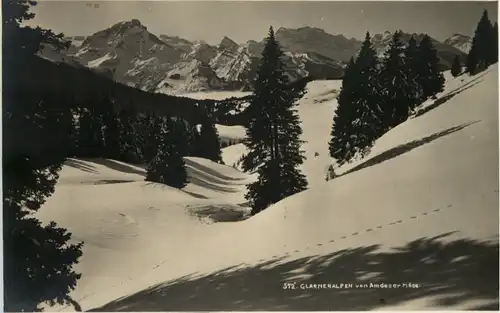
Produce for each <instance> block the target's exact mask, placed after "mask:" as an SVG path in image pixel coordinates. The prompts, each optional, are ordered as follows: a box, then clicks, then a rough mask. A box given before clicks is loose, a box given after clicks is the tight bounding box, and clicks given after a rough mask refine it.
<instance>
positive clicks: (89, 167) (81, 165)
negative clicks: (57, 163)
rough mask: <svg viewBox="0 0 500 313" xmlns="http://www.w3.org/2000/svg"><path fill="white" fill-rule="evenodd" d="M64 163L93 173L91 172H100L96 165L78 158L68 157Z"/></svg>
mask: <svg viewBox="0 0 500 313" xmlns="http://www.w3.org/2000/svg"><path fill="white" fill-rule="evenodd" d="M64 165H67V166H69V167H72V168H76V169H79V170H81V171H84V172H87V173H91V174H97V173H98V172H97V169H96V168H95V167H94V166H92V165H89V164H88V163H85V162H82V161H80V160H77V159H66V162H64Z"/></svg>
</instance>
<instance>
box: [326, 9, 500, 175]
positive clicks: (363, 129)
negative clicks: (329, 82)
mask: <svg viewBox="0 0 500 313" xmlns="http://www.w3.org/2000/svg"><path fill="white" fill-rule="evenodd" d="M497 61H498V26H497V24H496V23H495V25H492V24H491V22H490V21H489V19H488V15H487V12H486V11H484V13H483V16H482V17H481V20H480V21H479V23H478V26H477V29H476V32H475V36H474V39H473V42H472V47H471V50H470V52H469V54H468V56H467V60H466V72H467V73H469V74H471V75H474V74H476V73H478V72H480V71H482V70H484V69H485V68H487V67H488V66H489V65H491V64H493V63H496V62H497ZM462 72H463V69H462V65H461V64H460V57H459V56H458V55H457V56H456V57H455V60H454V62H453V66H452V68H451V74H452V75H453V76H458V75H460V74H462ZM444 81H445V80H444V76H443V74H442V73H441V71H440V67H439V58H438V56H437V52H436V49H435V48H434V46H433V44H432V42H431V39H430V37H429V36H427V35H425V36H423V37H422V39H421V41H420V42H417V41H416V40H415V38H414V37H413V36H412V37H411V39H410V40H409V42H408V43H407V44H405V43H404V42H403V41H402V40H401V32H400V31H397V32H395V33H394V34H393V36H392V40H391V42H390V44H389V47H388V48H387V50H386V51H385V53H384V55H383V56H382V57H378V56H377V53H376V52H375V49H374V48H373V46H372V43H371V37H370V34H369V33H367V34H366V37H365V40H364V42H363V45H362V47H361V50H360V51H359V53H358V55H357V56H356V58H352V59H351V60H350V63H349V65H348V66H347V68H346V71H345V75H344V78H343V80H342V89H341V91H340V94H339V96H338V98H337V100H338V106H337V108H336V111H335V116H334V119H333V126H332V131H331V139H330V141H329V150H330V156H331V157H332V158H334V159H335V160H336V162H337V165H338V166H342V165H343V164H345V163H348V162H350V161H352V160H353V159H355V158H357V157H363V156H365V155H366V154H367V153H368V152H369V151H370V149H371V147H372V146H373V144H374V142H375V140H377V139H378V138H380V137H381V136H382V135H383V134H384V133H386V132H387V131H389V130H390V129H391V128H393V127H395V126H397V125H399V124H401V123H402V122H404V121H406V120H407V119H408V118H409V117H410V115H411V114H412V112H413V111H414V110H415V108H417V106H419V105H420V104H422V103H423V102H425V101H426V100H428V99H431V98H435V96H436V95H437V94H438V93H439V92H441V91H443V89H444ZM329 172H330V174H328V175H327V177H333V176H334V173H333V169H332V168H331V169H330V170H329ZM327 179H328V178H327Z"/></svg>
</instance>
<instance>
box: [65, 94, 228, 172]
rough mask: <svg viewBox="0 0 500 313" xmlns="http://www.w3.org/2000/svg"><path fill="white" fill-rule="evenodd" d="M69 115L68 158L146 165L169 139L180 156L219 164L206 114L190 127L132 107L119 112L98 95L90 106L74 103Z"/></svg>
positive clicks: (217, 146) (217, 143)
mask: <svg viewBox="0 0 500 313" xmlns="http://www.w3.org/2000/svg"><path fill="white" fill-rule="evenodd" d="M70 112H71V113H70V115H71V121H70V122H69V123H68V126H69V128H68V129H67V133H68V134H69V136H68V138H67V140H68V145H67V146H68V148H69V149H70V150H69V153H68V156H69V157H83V158H111V159H115V160H119V161H123V162H128V163H133V164H148V163H149V162H150V161H151V160H153V158H154V157H155V155H156V153H157V150H158V148H159V147H160V146H161V144H165V140H166V139H165V138H169V139H171V141H172V142H175V149H176V150H178V151H179V153H180V155H181V156H197V157H203V158H207V159H210V160H213V161H215V162H221V161H222V159H221V157H220V139H219V136H218V133H217V129H216V128H215V124H214V122H213V120H212V118H211V117H210V116H209V115H208V114H205V115H204V117H203V119H202V120H201V121H200V122H201V124H196V125H192V124H191V123H190V122H188V121H187V120H185V119H183V118H179V117H172V116H158V115H156V114H154V113H152V114H150V113H139V112H137V111H135V110H134V109H133V107H129V108H128V109H120V108H119V106H118V105H117V103H116V102H115V100H114V99H113V98H112V97H110V96H109V95H98V96H97V97H96V100H95V101H93V102H91V103H86V104H81V103H77V104H75V105H74V106H73V108H72V109H71V110H70Z"/></svg>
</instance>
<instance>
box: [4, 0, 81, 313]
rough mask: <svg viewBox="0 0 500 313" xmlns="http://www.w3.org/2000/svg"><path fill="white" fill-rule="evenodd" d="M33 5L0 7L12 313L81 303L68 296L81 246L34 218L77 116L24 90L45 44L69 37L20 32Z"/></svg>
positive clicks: (7, 306)
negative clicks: (73, 117)
mask: <svg viewBox="0 0 500 313" xmlns="http://www.w3.org/2000/svg"><path fill="white" fill-rule="evenodd" d="M32 5H34V2H32V1H23V0H16V1H14V0H5V1H2V20H3V26H2V28H3V38H2V39H3V46H2V50H3V56H2V69H3V71H4V75H5V77H8V78H9V79H4V80H3V81H2V99H3V100H2V127H3V136H2V137H3V142H2V144H3V151H2V153H3V155H2V169H3V173H2V174H3V175H2V176H3V177H2V191H3V209H2V211H3V249H4V250H3V266H4V267H3V273H4V276H3V279H4V281H3V282H4V294H3V296H4V298H3V299H4V307H3V309H4V310H5V311H10V312H19V311H28V312H29V311H36V310H40V307H39V305H40V304H42V303H44V302H48V303H49V304H54V303H55V302H57V303H59V304H70V305H71V304H75V301H74V300H73V299H71V297H70V296H69V292H70V291H71V290H73V289H74V288H75V286H76V283H77V281H78V279H80V277H81V275H80V274H77V273H75V271H74V270H73V269H72V267H73V265H74V264H76V263H78V259H79V258H80V257H81V255H82V243H74V244H72V243H70V241H71V239H72V238H71V237H72V236H71V233H68V232H67V230H66V229H64V228H60V227H58V226H57V224H56V223H54V222H52V223H49V224H47V225H41V223H40V222H39V221H38V220H37V218H36V217H35V215H34V214H33V213H35V212H36V211H38V210H39V209H40V208H41V206H42V205H43V203H44V202H45V201H46V199H47V198H48V197H50V195H51V194H52V193H53V192H54V188H55V184H56V182H57V179H58V172H59V171H60V169H61V166H62V163H63V162H64V160H65V157H66V153H67V147H66V145H67V143H66V140H67V138H68V137H67V136H68V133H66V132H65V130H66V127H67V126H68V122H69V118H68V117H71V112H70V111H69V106H68V105H67V104H68V103H64V101H59V100H62V99H51V97H50V95H47V94H44V93H36V92H29V91H26V85H25V84H23V83H22V80H21V79H20V78H19V75H18V73H19V72H21V73H26V72H28V68H27V63H28V64H29V62H27V61H29V60H31V59H33V58H36V56H35V54H36V53H37V52H38V51H39V49H40V45H41V44H43V43H53V44H55V45H58V46H63V44H62V43H61V41H60V39H61V38H63V35H55V34H53V33H52V32H51V31H50V30H45V29H41V28H31V27H29V26H21V24H23V21H27V20H31V19H32V18H33V17H34V14H32V13H30V7H31V6H32ZM45 97H47V98H45ZM69 101H71V100H69ZM63 103H64V104H65V105H61V104H63ZM65 106H67V107H66V108H65ZM75 309H77V310H78V309H79V308H78V305H76V306H75Z"/></svg>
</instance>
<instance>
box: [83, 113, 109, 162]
mask: <svg viewBox="0 0 500 313" xmlns="http://www.w3.org/2000/svg"><path fill="white" fill-rule="evenodd" d="M96 107H97V106H95V105H94V104H92V105H90V106H88V107H84V108H81V110H80V113H79V117H78V140H77V142H78V156H81V157H88V158H97V157H102V156H103V154H104V137H103V125H102V119H101V115H100V114H99V113H100V112H98V111H97V110H96Z"/></svg>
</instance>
